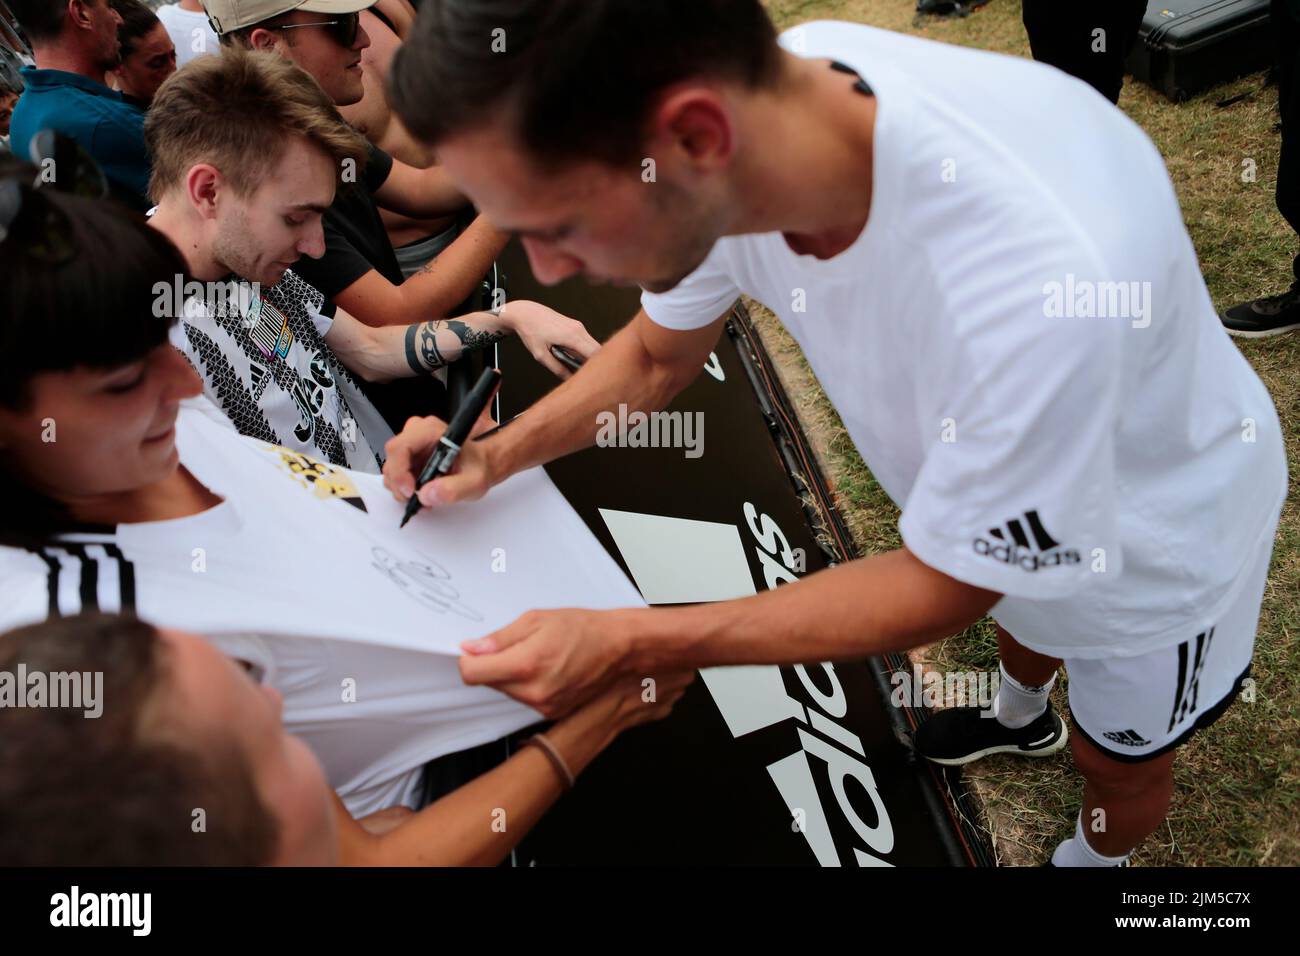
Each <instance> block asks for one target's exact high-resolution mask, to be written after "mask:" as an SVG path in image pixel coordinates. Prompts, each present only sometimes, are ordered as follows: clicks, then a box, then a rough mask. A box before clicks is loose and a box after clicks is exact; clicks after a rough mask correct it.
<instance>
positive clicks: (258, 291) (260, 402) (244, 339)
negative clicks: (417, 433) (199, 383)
mask: <svg viewBox="0 0 1300 956" xmlns="http://www.w3.org/2000/svg"><path fill="white" fill-rule="evenodd" d="M332 316H333V312H332V309H330V308H328V307H327V305H326V303H325V300H324V297H323V296H322V295H321V293H320V292H319V291H317V290H316V289H314V288H313V287H312V286H310V285H308V284H307V283H306V282H304V281H303V280H302V278H301V277H300V276H298V275H296V274H295V273H294V272H293V271H292V270H290V271H288V272H285V274H284V277H283V278H282V279H281V280H280V281H279V282H278V283H276V284H275V285H274V286H272V287H270V288H263V287H260V286H256V285H254V284H252V283H248V282H244V281H242V280H236V279H232V280H228V281H223V282H214V283H211V284H210V288H208V289H206V290H205V295H204V296H202V297H199V296H190V297H189V298H187V299H186V300H185V303H184V308H183V310H182V315H181V318H180V321H178V322H177V323H176V325H174V326H173V327H172V331H171V342H172V345H174V346H176V348H178V349H179V350H180V351H181V352H182V353H183V354H184V355H185V357H186V358H187V359H188V360H189V362H190V365H192V366H193V367H194V369H195V371H197V372H198V373H199V375H201V376H202V378H203V390H204V393H205V394H206V395H207V396H208V397H209V398H210V399H211V400H212V401H213V403H214V404H216V405H217V407H219V408H220V409H221V410H222V411H223V412H224V413H225V414H226V416H227V417H228V418H229V419H230V420H231V422H233V423H234V425H235V427H236V428H237V429H238V430H239V432H240V433H241V434H244V435H249V436H251V437H253V438H260V439H262V440H263V441H266V442H270V443H272V444H276V445H283V446H284V447H286V448H292V449H294V450H295V451H301V452H304V453H305V454H308V455H311V456H312V457H314V458H319V459H321V460H322V461H326V462H328V463H329V464H331V465H343V466H345V467H348V468H354V469H356V470H358V471H369V472H377V471H379V468H380V466H381V465H382V463H383V448H384V443H385V442H387V441H388V439H389V438H391V437H392V434H393V433H392V430H391V429H390V428H389V427H388V425H387V423H385V422H384V420H383V416H381V415H380V414H379V412H378V410H376V409H375V407H374V405H373V404H372V403H371V401H370V399H369V398H367V397H366V395H365V394H364V393H363V392H362V391H361V389H360V387H359V386H358V385H357V383H356V380H355V379H354V378H353V377H352V375H351V373H350V372H348V370H347V369H346V368H344V367H343V365H342V363H340V362H339V360H338V358H337V356H335V354H334V352H333V350H332V349H331V348H330V347H329V346H328V345H327V344H326V343H325V337H326V336H327V335H328V334H329V330H330V326H331V324H332V323H333V317H332Z"/></svg>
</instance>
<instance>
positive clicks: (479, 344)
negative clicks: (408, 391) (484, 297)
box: [406, 319, 510, 375]
mask: <svg viewBox="0 0 1300 956" xmlns="http://www.w3.org/2000/svg"><path fill="white" fill-rule="evenodd" d="M509 334H510V333H509V331H508V330H506V329H499V330H498V329H476V328H473V327H471V326H469V325H467V324H466V323H464V322H461V321H460V320H458V319H445V320H444V319H434V320H432V321H429V322H423V323H421V324H419V325H411V326H407V329H406V364H407V365H409V366H411V370H412V371H413V372H415V374H416V375H422V374H423V373H425V372H432V371H434V370H436V369H440V368H442V367H443V366H444V365H447V364H448V363H450V362H454V361H456V359H458V358H460V357H461V356H462V355H464V354H465V353H466V352H473V351H476V350H478V349H481V348H485V347H487V346H489V345H491V344H492V343H493V342H497V341H500V340H501V339H503V338H505V337H506V336H507V335H509ZM439 335H442V336H443V339H442V348H439V347H438V336H439ZM453 335H454V336H455V337H456V338H455V339H454V340H453V339H452V338H451V336H453Z"/></svg>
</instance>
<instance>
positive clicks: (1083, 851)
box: [1052, 810, 1133, 866]
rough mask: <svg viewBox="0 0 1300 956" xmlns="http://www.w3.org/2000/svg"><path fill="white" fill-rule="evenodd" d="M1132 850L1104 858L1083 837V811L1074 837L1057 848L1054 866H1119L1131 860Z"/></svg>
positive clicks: (1053, 858)
mask: <svg viewBox="0 0 1300 956" xmlns="http://www.w3.org/2000/svg"><path fill="white" fill-rule="evenodd" d="M1132 852H1133V851H1132V850H1130V851H1129V852H1128V853H1125V854H1124V855H1123V856H1102V855H1101V854H1100V853H1098V852H1097V851H1096V850H1094V849H1093V848H1092V847H1090V846H1089V845H1088V840H1087V838H1086V837H1085V836H1084V835H1083V811H1082V810H1080V811H1079V819H1078V820H1077V821H1076V822H1075V824H1074V836H1072V837H1070V839H1068V840H1065V841H1063V842H1062V843H1061V845H1060V846H1058V847H1057V848H1056V852H1055V853H1053V854H1052V865H1053V866H1119V865H1120V864H1121V863H1123V862H1124V861H1125V860H1127V859H1128V858H1129V854H1130V853H1132Z"/></svg>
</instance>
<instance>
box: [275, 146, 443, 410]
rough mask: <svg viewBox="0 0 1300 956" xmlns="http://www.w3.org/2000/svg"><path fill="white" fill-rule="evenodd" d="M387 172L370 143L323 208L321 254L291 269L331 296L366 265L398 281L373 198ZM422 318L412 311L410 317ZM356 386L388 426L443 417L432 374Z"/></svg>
mask: <svg viewBox="0 0 1300 956" xmlns="http://www.w3.org/2000/svg"><path fill="white" fill-rule="evenodd" d="M392 171H393V157H391V156H389V155H388V153H386V152H384V151H383V150H382V149H380V148H379V147H377V146H375V145H373V144H371V146H370V153H369V156H368V157H367V159H366V168H365V172H364V173H363V174H362V176H361V178H360V180H359V181H358V182H356V183H352V184H347V183H345V184H343V185H341V186H340V187H339V189H338V192H336V193H335V195H334V204H333V205H332V206H330V208H329V209H328V210H327V211H326V213H325V222H324V230H325V255H323V256H321V257H320V258H319V259H312V258H311V257H309V256H303V257H302V258H301V259H299V260H298V261H297V262H296V263H294V267H293V271H294V272H296V273H298V275H300V276H302V277H303V278H304V279H306V280H307V281H308V282H309V283H311V285H313V286H314V287H315V288H317V289H319V290H320V291H321V292H323V293H324V294H325V296H326V298H328V299H330V300H332V299H333V298H334V297H335V296H336V295H338V294H339V293H340V292H342V291H343V290H344V289H346V288H347V287H348V286H350V285H352V283H354V282H356V281H357V280H358V279H360V278H361V277H362V276H364V275H365V274H366V273H367V272H369V271H370V270H371V269H373V270H374V271H376V272H378V273H379V274H380V275H381V276H383V277H384V278H385V279H387V280H388V281H389V282H391V283H392V284H393V285H401V284H402V279H403V276H402V268H401V266H399V265H398V264H397V256H396V255H395V254H394V253H393V244H392V243H391V242H389V240H388V233H387V232H386V231H385V229H384V221H383V219H381V218H380V216H379V207H378V206H376V205H375V200H374V193H375V191H376V190H378V189H379V188H380V187H382V186H383V185H384V183H385V182H386V181H387V180H388V175H389V173H391V172H392ZM427 318H429V316H423V315H412V316H411V317H410V321H411V322H422V321H424V320H425V319H427ZM361 390H362V391H363V392H365V393H366V395H367V396H368V397H369V399H370V400H371V401H372V402H373V403H374V404H375V407H376V408H378V409H379V411H380V413H381V414H382V415H383V416H384V419H385V421H387V422H388V424H389V426H390V427H391V428H392V429H393V430H394V431H400V430H401V428H402V426H403V425H405V424H406V420H407V419H408V418H410V417H411V416H412V415H438V416H439V417H444V418H445V417H446V416H447V390H446V389H445V388H444V387H443V385H442V383H441V382H439V381H438V380H437V379H436V378H433V377H432V376H427V375H421V376H419V377H417V378H400V379H397V380H396V381H393V382H388V383H386V384H377V383H374V382H362V383H361Z"/></svg>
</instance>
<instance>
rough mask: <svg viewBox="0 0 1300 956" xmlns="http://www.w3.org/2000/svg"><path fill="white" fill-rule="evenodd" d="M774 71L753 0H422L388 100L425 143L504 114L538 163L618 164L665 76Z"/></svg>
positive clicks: (758, 81)
mask: <svg viewBox="0 0 1300 956" xmlns="http://www.w3.org/2000/svg"><path fill="white" fill-rule="evenodd" d="M503 47H504V48H503ZM779 75H780V52H779V47H778V46H777V42H776V31H775V29H774V27H773V26H772V21H771V20H770V19H769V18H768V15H767V12H766V11H765V10H764V9H763V6H762V4H761V3H760V2H759V0H424V2H423V3H422V4H421V6H420V12H419V16H418V17H417V18H416V22H415V26H414V28H413V30H412V36H410V37H408V38H407V42H405V43H403V44H402V46H401V48H400V49H399V50H398V52H397V55H396V58H395V59H394V61H393V68H392V72H391V76H390V100H391V102H392V105H393V107H394V109H395V110H396V111H397V113H398V115H399V116H400V117H401V119H402V121H403V123H405V124H406V126H407V128H408V129H410V130H411V132H412V133H414V134H415V136H417V137H418V138H419V139H421V140H424V141H425V142H427V143H430V144H433V145H436V144H437V143H438V142H440V141H441V140H443V139H446V138H447V137H448V136H450V135H451V134H453V133H456V132H460V131H463V130H467V129H472V128H474V127H475V126H478V125H481V124H483V123H485V122H486V121H488V120H489V119H491V118H493V117H497V116H502V115H505V116H508V117H509V118H510V121H511V122H512V123H513V124H514V127H515V129H514V131H515V133H516V134H517V135H518V137H519V140H520V142H521V144H522V145H523V146H524V147H525V148H527V149H528V150H529V152H530V153H531V154H532V156H533V158H534V159H535V160H537V161H538V162H539V163H540V164H541V165H543V166H552V167H553V166H557V165H560V164H562V163H564V162H565V161H571V160H575V159H592V160H597V161H603V162H606V163H608V164H610V165H623V164H625V163H628V162H632V161H635V162H639V161H640V159H641V158H642V156H643V152H642V143H643V139H644V137H643V132H644V124H645V117H646V115H647V113H648V112H649V110H650V108H651V105H652V103H653V100H654V98H655V96H656V94H658V93H659V92H660V91H662V90H664V89H665V88H667V87H668V86H670V85H671V84H673V83H677V82H680V81H683V80H687V79H689V78H691V77H695V76H708V77H717V78H722V79H727V80H733V81H737V82H739V83H742V84H744V85H745V86H747V87H750V88H759V87H768V86H771V85H773V84H775V83H776V82H777V80H778V79H779Z"/></svg>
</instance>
